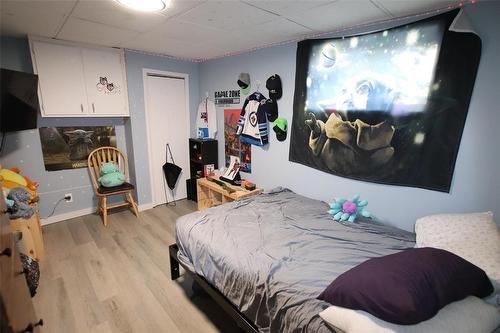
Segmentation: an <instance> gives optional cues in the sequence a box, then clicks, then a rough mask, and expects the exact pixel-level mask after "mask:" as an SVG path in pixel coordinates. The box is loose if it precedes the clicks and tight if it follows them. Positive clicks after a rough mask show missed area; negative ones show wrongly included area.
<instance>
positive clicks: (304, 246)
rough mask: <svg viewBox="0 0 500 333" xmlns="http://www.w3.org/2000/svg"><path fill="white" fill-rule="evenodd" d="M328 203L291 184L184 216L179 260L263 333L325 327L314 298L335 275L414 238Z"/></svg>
mask: <svg viewBox="0 0 500 333" xmlns="http://www.w3.org/2000/svg"><path fill="white" fill-rule="evenodd" d="M327 210H328V205H327V204H326V203H324V202H322V201H318V200H313V199H309V198H306V197H303V196H300V195H298V194H295V193H294V192H292V191H290V190H287V189H275V190H273V191H270V192H269V193H264V194H261V195H258V196H253V197H249V198H245V199H243V200H241V201H235V202H231V203H228V204H225V205H222V206H218V207H214V208H210V209H207V210H203V211H198V212H194V213H191V214H189V215H185V216H183V217H180V218H179V219H178V220H177V222H176V239H177V245H178V246H179V253H178V257H179V260H180V261H181V262H182V263H183V264H185V265H186V266H187V267H189V268H190V269H191V271H193V272H195V273H197V274H199V275H201V276H203V277H205V279H206V280H207V281H208V282H210V283H211V284H212V285H213V286H214V287H216V288H217V289H218V290H219V291H220V292H222V293H223V294H224V295H225V296H226V297H227V298H228V299H229V300H230V301H231V302H232V303H233V304H234V305H235V306H236V307H238V309H240V311H241V312H242V313H243V314H245V316H246V317H247V318H248V319H250V320H252V321H253V322H254V323H255V324H256V326H257V327H258V328H259V331H260V332H263V333H278V332H280V333H285V332H307V333H313V332H314V333H316V332H318V333H323V332H324V333H328V332H332V330H331V329H330V328H329V327H328V326H327V325H326V324H325V323H324V322H323V320H322V319H321V318H320V317H319V312H320V311H322V310H324V309H326V308H327V307H328V306H329V304H328V303H326V302H324V301H321V300H318V299H316V297H318V295H319V294H320V293H321V292H322V291H323V290H324V289H325V288H326V287H327V286H328V285H329V284H330V282H332V281H333V280H334V279H335V278H336V277H337V276H339V275H340V274H342V273H343V272H345V271H347V270H348V269H350V268H352V267H354V266H356V265H358V264H360V263H362V262H364V261H366V260H368V259H370V258H373V257H380V256H384V255H387V254H391V253H395V252H398V251H401V250H403V249H406V248H409V247H413V246H414V245H415V243H414V242H415V236H414V234H413V233H409V232H407V231H403V230H400V229H397V228H393V227H390V226H385V225H382V224H378V223H374V222H372V221H371V220H363V221H359V222H356V223H350V222H337V221H334V220H332V218H331V217H330V216H329V215H328V213H327Z"/></svg>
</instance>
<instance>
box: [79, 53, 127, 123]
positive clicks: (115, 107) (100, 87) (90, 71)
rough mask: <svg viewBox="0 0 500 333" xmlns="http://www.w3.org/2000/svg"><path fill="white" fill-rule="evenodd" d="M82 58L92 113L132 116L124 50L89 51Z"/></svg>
mask: <svg viewBox="0 0 500 333" xmlns="http://www.w3.org/2000/svg"><path fill="white" fill-rule="evenodd" d="M82 57H83V68H84V75H85V82H86V85H87V96H88V105H89V112H90V113H91V114H93V115H99V116H103V115H109V116H116V115H128V107H127V99H126V89H127V87H125V80H124V74H123V64H122V53H121V51H120V50H116V51H115V50H98V49H91V48H85V49H82Z"/></svg>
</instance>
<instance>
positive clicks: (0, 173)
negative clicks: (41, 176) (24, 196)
mask: <svg viewBox="0 0 500 333" xmlns="http://www.w3.org/2000/svg"><path fill="white" fill-rule="evenodd" d="M0 184H2V187H3V188H4V189H13V188H15V187H19V186H23V187H24V188H26V189H27V190H28V191H29V192H30V193H31V199H30V201H31V202H33V201H36V200H37V194H36V189H37V187H38V183H37V182H34V181H32V180H31V179H29V178H28V177H26V176H23V175H21V174H20V170H19V168H10V169H2V168H0Z"/></svg>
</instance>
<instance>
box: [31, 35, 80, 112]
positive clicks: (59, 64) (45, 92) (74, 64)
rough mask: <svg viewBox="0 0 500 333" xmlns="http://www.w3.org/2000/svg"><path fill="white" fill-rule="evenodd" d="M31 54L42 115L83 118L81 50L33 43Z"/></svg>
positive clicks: (37, 42)
mask: <svg viewBox="0 0 500 333" xmlns="http://www.w3.org/2000/svg"><path fill="white" fill-rule="evenodd" d="M32 52H33V53H34V62H35V63H34V65H35V66H34V67H35V71H36V73H37V74H38V78H39V92H40V94H39V97H40V102H41V103H40V104H41V106H42V114H43V115H44V116H49V117H51V116H52V117H57V116H61V115H78V116H82V115H86V114H87V113H88V105H87V95H86V92H85V90H86V89H85V80H84V76H83V67H82V55H81V52H80V48H78V47H74V46H68V45H58V44H51V43H45V42H39V41H33V42H32Z"/></svg>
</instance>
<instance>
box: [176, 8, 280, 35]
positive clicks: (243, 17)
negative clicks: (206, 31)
mask: <svg viewBox="0 0 500 333" xmlns="http://www.w3.org/2000/svg"><path fill="white" fill-rule="evenodd" d="M276 17H277V16H276V15H274V14H271V13H269V12H267V11H264V10H261V9H258V8H255V7H253V6H250V5H247V4H245V3H242V2H238V1H209V2H205V3H203V4H202V5H200V6H198V7H196V8H193V9H191V10H189V11H188V12H187V13H184V14H181V15H179V16H178V18H179V19H181V20H183V21H187V22H191V23H195V24H199V25H206V26H208V27H213V28H219V29H223V30H226V31H230V30H232V29H235V28H242V27H248V28H250V27H251V26H254V25H257V24H262V23H265V22H269V21H272V20H273V19H275V18H276Z"/></svg>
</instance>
